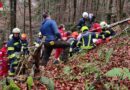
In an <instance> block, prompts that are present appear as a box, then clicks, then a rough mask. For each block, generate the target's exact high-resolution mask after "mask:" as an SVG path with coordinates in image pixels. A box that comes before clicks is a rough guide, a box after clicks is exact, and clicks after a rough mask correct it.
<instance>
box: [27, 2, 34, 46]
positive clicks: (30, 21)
mask: <svg viewBox="0 0 130 90" xmlns="http://www.w3.org/2000/svg"><path fill="white" fill-rule="evenodd" d="M28 4H29V23H30V27H29V28H30V44H31V45H32V41H33V39H32V19H31V0H28Z"/></svg>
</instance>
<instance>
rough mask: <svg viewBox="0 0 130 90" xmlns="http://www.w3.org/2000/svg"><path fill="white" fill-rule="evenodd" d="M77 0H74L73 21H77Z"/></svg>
mask: <svg viewBox="0 0 130 90" xmlns="http://www.w3.org/2000/svg"><path fill="white" fill-rule="evenodd" d="M76 4H77V0H74V14H73V23H74V22H75V18H76V7H77V5H76Z"/></svg>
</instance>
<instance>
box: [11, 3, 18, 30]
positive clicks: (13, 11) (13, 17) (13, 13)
mask: <svg viewBox="0 0 130 90" xmlns="http://www.w3.org/2000/svg"><path fill="white" fill-rule="evenodd" d="M16 7H17V1H16V0H10V29H11V30H10V32H12V29H13V28H15V27H16Z"/></svg>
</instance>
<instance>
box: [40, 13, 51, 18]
mask: <svg viewBox="0 0 130 90" xmlns="http://www.w3.org/2000/svg"><path fill="white" fill-rule="evenodd" d="M42 16H43V18H44V19H46V18H50V14H49V13H48V12H43V15H42Z"/></svg>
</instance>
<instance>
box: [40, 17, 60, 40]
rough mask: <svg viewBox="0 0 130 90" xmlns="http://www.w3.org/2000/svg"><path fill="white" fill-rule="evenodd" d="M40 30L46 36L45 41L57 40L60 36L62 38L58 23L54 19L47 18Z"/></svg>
mask: <svg viewBox="0 0 130 90" xmlns="http://www.w3.org/2000/svg"><path fill="white" fill-rule="evenodd" d="M40 31H41V33H42V35H43V36H46V39H45V42H50V41H56V40H57V39H58V38H61V35H60V33H59V31H58V27H57V24H56V22H55V21H54V20H52V19H45V20H44V21H43V23H42V25H41V29H40Z"/></svg>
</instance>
